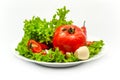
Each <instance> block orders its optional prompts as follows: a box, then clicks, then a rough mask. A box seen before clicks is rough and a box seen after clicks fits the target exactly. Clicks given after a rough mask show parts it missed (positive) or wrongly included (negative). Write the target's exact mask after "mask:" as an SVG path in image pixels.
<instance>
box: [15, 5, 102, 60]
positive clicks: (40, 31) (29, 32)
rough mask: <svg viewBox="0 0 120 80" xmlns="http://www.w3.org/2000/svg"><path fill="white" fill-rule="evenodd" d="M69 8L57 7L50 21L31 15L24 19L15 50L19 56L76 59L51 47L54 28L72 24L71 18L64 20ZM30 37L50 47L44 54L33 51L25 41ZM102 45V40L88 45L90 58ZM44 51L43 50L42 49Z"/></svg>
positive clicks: (39, 58)
mask: <svg viewBox="0 0 120 80" xmlns="http://www.w3.org/2000/svg"><path fill="white" fill-rule="evenodd" d="M68 12H69V10H67V9H66V7H63V8H60V9H57V12H56V14H54V15H53V18H52V19H51V20H50V21H47V20H46V19H43V20H42V19H41V18H39V17H33V18H32V19H31V20H25V21H24V28H23V30H24V36H23V38H22V40H21V41H20V42H19V44H18V46H17V48H16V49H15V50H16V51H18V52H19V54H20V55H21V56H24V57H26V58H29V59H31V60H37V61H44V62H75V61H78V59H77V58H76V57H75V56H74V55H73V53H71V55H70V56H69V57H68V58H66V56H65V55H64V54H62V53H61V51H60V50H59V49H58V48H55V49H54V50H53V47H52V38H53V35H54V32H55V29H56V28H57V27H59V26H60V25H65V24H72V23H73V22H72V21H71V20H69V21H67V20H66V15H67V13H68ZM30 39H33V40H35V41H38V42H41V43H45V44H46V45H47V46H49V47H50V49H49V50H48V53H47V54H46V55H42V52H40V53H36V54H35V53H33V52H32V51H31V50H29V49H28V46H27V43H28V41H29V40H30ZM102 46H103V41H102V40H101V41H95V42H94V43H93V44H91V45H90V46H88V48H89V50H90V58H91V57H93V56H94V55H97V54H98V53H99V51H100V50H101V48H102ZM43 51H44V50H43Z"/></svg>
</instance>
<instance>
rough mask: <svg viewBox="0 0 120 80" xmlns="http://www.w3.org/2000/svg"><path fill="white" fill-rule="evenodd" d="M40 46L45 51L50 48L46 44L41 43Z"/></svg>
mask: <svg viewBox="0 0 120 80" xmlns="http://www.w3.org/2000/svg"><path fill="white" fill-rule="evenodd" d="M39 44H40V46H41V47H42V49H43V50H44V49H48V48H49V47H48V46H47V45H46V44H43V43H39Z"/></svg>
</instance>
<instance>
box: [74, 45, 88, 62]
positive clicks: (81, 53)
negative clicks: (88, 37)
mask: <svg viewBox="0 0 120 80" xmlns="http://www.w3.org/2000/svg"><path fill="white" fill-rule="evenodd" d="M74 55H75V57H76V58H78V59H79V60H86V59H88V58H89V55H90V52H89V49H88V48H87V46H82V47H80V48H78V49H77V50H76V51H75V53H74Z"/></svg>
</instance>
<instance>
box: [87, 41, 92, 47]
mask: <svg viewBox="0 0 120 80" xmlns="http://www.w3.org/2000/svg"><path fill="white" fill-rule="evenodd" d="M93 42H94V41H87V42H86V45H87V46H90V45H91V44H92V43H93Z"/></svg>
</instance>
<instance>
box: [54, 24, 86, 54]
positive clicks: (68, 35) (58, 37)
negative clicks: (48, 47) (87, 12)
mask: <svg viewBox="0 0 120 80" xmlns="http://www.w3.org/2000/svg"><path fill="white" fill-rule="evenodd" d="M85 44H86V36H85V34H84V32H83V31H82V30H81V29H80V28H79V27H77V26H75V25H63V26H60V27H58V28H57V29H56V31H55V33H54V36H53V46H54V47H58V48H59V49H60V50H61V51H63V52H65V53H66V52H74V51H75V50H76V49H78V48H79V47H80V46H84V45H85Z"/></svg>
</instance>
